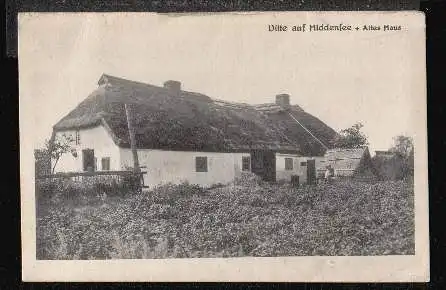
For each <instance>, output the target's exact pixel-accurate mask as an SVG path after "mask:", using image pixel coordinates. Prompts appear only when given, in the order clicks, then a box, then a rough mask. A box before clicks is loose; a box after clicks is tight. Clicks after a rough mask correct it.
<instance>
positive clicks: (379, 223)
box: [37, 181, 414, 259]
mask: <svg viewBox="0 0 446 290" xmlns="http://www.w3.org/2000/svg"><path fill="white" fill-rule="evenodd" d="M59 190H60V189H59ZM96 193H97V194H91V193H86V194H82V193H68V192H67V190H65V191H63V192H53V194H48V193H46V194H45V195H44V194H40V195H39V196H38V201H39V202H38V207H37V212H38V217H37V258H38V259H113V258H122V259H126V258H134V259H136V258H187V257H238V256H308V255H319V256H326V255H328V256H332V255H410V254H414V212H413V208H414V205H413V198H414V197H413V184H412V183H410V182H404V181H386V182H380V183H375V184H369V183H361V182H353V181H338V182H334V183H333V184H321V185H317V186H314V187H306V186H301V187H300V188H291V187H290V186H289V185H271V184H262V183H258V182H254V181H243V182H238V183H236V184H234V185H230V186H220V187H214V188H211V189H202V188H200V187H198V186H193V185H187V184H183V185H176V186H175V185H167V186H162V187H158V188H155V189H153V190H151V191H149V192H143V193H142V194H127V195H125V196H119V195H114V196H110V195H109V196H105V195H104V194H101V193H100V191H96ZM38 194H39V193H38Z"/></svg>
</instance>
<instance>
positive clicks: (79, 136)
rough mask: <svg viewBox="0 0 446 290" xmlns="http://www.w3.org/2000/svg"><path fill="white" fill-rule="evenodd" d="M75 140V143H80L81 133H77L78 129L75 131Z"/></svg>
mask: <svg viewBox="0 0 446 290" xmlns="http://www.w3.org/2000/svg"><path fill="white" fill-rule="evenodd" d="M75 141H76V145H79V144H81V134H80V133H79V130H77V131H76V137H75Z"/></svg>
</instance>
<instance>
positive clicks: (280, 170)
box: [276, 153, 308, 183]
mask: <svg viewBox="0 0 446 290" xmlns="http://www.w3.org/2000/svg"><path fill="white" fill-rule="evenodd" d="M285 158H293V170H285ZM307 159H308V157H302V156H298V155H294V154H281V153H277V154H276V179H277V181H280V180H285V181H287V182H289V181H291V176H292V175H298V176H299V183H305V182H306V181H307V167H306V166H301V165H300V163H301V162H305V161H306V160H307Z"/></svg>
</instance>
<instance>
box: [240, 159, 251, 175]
mask: <svg viewBox="0 0 446 290" xmlns="http://www.w3.org/2000/svg"><path fill="white" fill-rule="evenodd" d="M242 171H251V157H249V156H243V157H242Z"/></svg>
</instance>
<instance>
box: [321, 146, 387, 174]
mask: <svg viewBox="0 0 446 290" xmlns="http://www.w3.org/2000/svg"><path fill="white" fill-rule="evenodd" d="M328 165H331V167H332V168H333V169H334V171H335V175H336V176H344V177H378V172H377V171H376V169H375V168H374V166H373V163H372V158H371V156H370V152H369V149H368V148H367V147H361V148H352V149H345V148H336V149H330V150H327V152H326V153H325V158H324V160H323V161H322V162H321V163H320V167H319V168H318V173H319V174H321V173H323V172H325V170H326V166H328Z"/></svg>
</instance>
